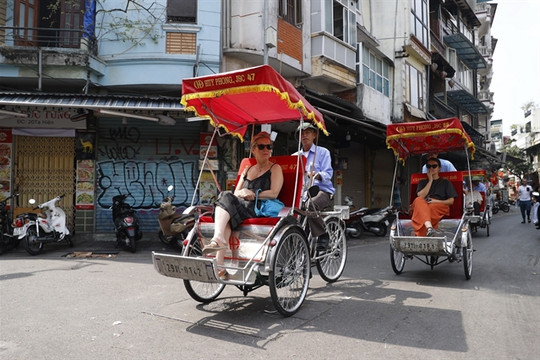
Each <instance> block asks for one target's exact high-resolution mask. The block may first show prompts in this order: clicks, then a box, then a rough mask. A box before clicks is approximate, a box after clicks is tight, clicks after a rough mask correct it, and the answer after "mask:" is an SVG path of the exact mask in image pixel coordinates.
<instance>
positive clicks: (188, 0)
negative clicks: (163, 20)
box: [167, 0, 197, 24]
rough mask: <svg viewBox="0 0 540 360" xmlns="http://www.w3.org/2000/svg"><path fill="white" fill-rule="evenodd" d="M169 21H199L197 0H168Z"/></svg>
mask: <svg viewBox="0 0 540 360" xmlns="http://www.w3.org/2000/svg"><path fill="white" fill-rule="evenodd" d="M167 22H168V23H171V22H174V23H191V24H195V23H197V0H167Z"/></svg>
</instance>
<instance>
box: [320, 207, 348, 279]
mask: <svg viewBox="0 0 540 360" xmlns="http://www.w3.org/2000/svg"><path fill="white" fill-rule="evenodd" d="M324 222H325V226H326V232H327V233H328V236H329V241H328V250H327V251H326V254H322V257H320V258H318V259H317V260H316V261H315V265H316V266H317V271H318V272H319V274H320V275H321V277H322V278H323V279H324V280H325V281H327V282H335V281H337V280H338V279H339V278H340V276H341V274H343V270H344V269H345V263H346V262H347V238H346V236H345V226H344V224H343V222H342V221H341V220H340V219H339V218H338V217H331V218H328V219H325V221H324Z"/></svg>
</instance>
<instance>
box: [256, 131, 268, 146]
mask: <svg viewBox="0 0 540 360" xmlns="http://www.w3.org/2000/svg"><path fill="white" fill-rule="evenodd" d="M261 139H268V140H269V141H270V142H271V143H273V141H272V138H271V137H270V134H269V133H267V132H266V131H261V132H260V133H258V134H257V135H255V136H254V137H253V139H251V147H254V146H255V145H257V144H258V143H259V140H261Z"/></svg>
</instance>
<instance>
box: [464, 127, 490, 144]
mask: <svg viewBox="0 0 540 360" xmlns="http://www.w3.org/2000/svg"><path fill="white" fill-rule="evenodd" d="M461 125H462V126H463V128H464V129H465V131H466V132H467V134H469V136H470V138H471V140H472V141H473V143H474V144H475V145H476V148H481V147H482V146H484V139H485V138H486V137H485V136H484V135H482V134H481V133H480V132H479V131H478V130H476V129H475V128H473V127H472V126H471V125H469V124H467V123H466V122H464V121H462V122H461Z"/></svg>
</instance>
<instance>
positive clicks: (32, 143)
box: [13, 136, 75, 231]
mask: <svg viewBox="0 0 540 360" xmlns="http://www.w3.org/2000/svg"><path fill="white" fill-rule="evenodd" d="M14 143H15V151H14V154H15V162H14V166H13V174H14V179H15V184H14V189H15V191H16V192H18V193H19V207H16V208H15V210H14V216H16V215H17V214H20V213H22V212H25V211H31V210H32V206H31V205H29V203H28V200H30V199H31V198H33V199H35V200H36V204H41V203H44V202H45V201H48V200H51V199H53V198H55V197H56V196H59V195H65V196H64V198H63V199H62V200H60V202H58V205H59V206H60V208H62V210H64V211H65V213H66V218H67V224H68V228H69V230H70V231H73V224H74V218H73V217H74V204H73V196H74V191H75V170H74V158H75V139H74V138H72V137H39V136H15V140H14Z"/></svg>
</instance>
